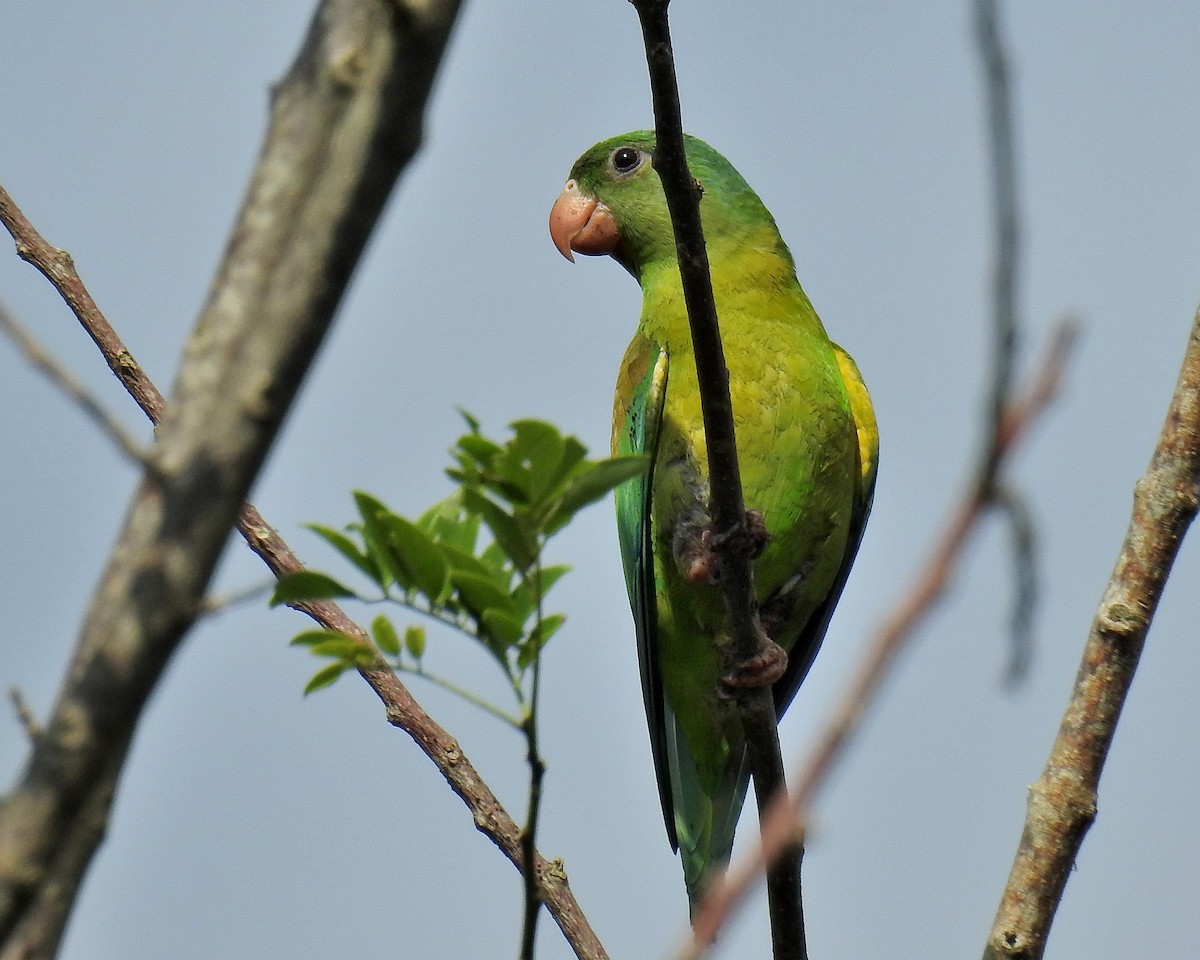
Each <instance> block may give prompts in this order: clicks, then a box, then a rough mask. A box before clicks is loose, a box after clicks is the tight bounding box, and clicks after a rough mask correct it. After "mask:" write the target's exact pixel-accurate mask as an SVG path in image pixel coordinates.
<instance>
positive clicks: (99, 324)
mask: <svg viewBox="0 0 1200 960" xmlns="http://www.w3.org/2000/svg"><path fill="white" fill-rule="evenodd" d="M0 221H2V222H3V223H4V226H5V227H6V228H7V230H8V232H9V233H10V234H11V235H12V238H13V242H14V243H15V244H16V246H17V256H19V257H20V258H21V259H22V260H24V261H25V262H26V263H28V264H30V265H31V266H33V267H34V268H35V269H37V271H38V272H39V273H41V274H42V276H44V277H45V278H46V279H47V280H49V281H50V283H51V285H52V286H53V287H54V289H55V290H57V291H58V294H59V296H61V297H62V298H63V300H64V301H65V302H66V304H67V306H68V307H70V308H71V312H72V313H74V314H75V317H76V319H77V320H78V321H79V323H80V326H82V327H83V329H84V331H85V332H86V333H87V335H88V336H90V337H91V338H92V341H93V342H94V343H95V344H96V346H97V347H98V348H99V349H100V355H101V356H102V357H104V360H105V362H106V363H108V368H109V369H110V370H111V371H112V372H113V373H114V374H115V375H116V377H117V379H118V380H120V381H121V385H122V386H123V387H124V388H125V390H126V391H127V392H128V393H129V395H130V396H131V397H133V399H134V400H135V401H136V402H137V405H138V406H139V407H141V408H142V412H143V413H145V414H146V416H148V417H149V418H150V421H151V422H152V423H158V421H159V420H160V419H161V418H162V414H163V411H164V410H165V409H166V406H167V404H166V401H165V400H164V399H163V395H162V394H161V393H159V392H158V389H157V388H156V387H155V386H154V384H153V383H151V382H150V378H149V377H147V376H146V374H145V373H144V372H143V371H142V370H141V368H140V367H139V366H138V365H137V364H136V363H133V362H132V357H131V355H130V353H129V350H128V349H126V347H125V344H124V343H122V342H121V338H120V337H118V336H117V332H116V331H115V330H114V329H113V328H112V325H111V324H109V322H108V320H106V319H105V317H104V314H103V313H102V312H101V311H100V308H99V307H98V306H97V305H96V301H95V300H93V299H92V295H91V294H90V293H88V290H87V287H85V286H84V285H83V281H82V280H81V279H80V278H79V273H78V271H76V269H75V261H74V260H73V259H72V258H71V255H70V254H69V253H67V251H66V250H60V249H58V247H54V246H51V245H50V244H49V243H47V242H46V241H45V240H44V239H43V238H42V235H41V234H40V233H38V232H37V230H35V229H34V227H33V224H32V223H30V222H29V221H28V220H27V219H26V217H25V214H23V213H22V212H21V210H20V209H19V208H18V207H17V205H16V204H15V203H13V200H12V197H10V196H9V195H8V193H7V191H5V189H4V188H3V187H2V186H0Z"/></svg>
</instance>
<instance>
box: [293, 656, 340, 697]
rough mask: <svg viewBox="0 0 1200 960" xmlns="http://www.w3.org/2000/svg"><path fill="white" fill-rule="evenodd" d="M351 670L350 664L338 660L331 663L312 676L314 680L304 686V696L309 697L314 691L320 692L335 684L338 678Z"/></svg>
mask: <svg viewBox="0 0 1200 960" xmlns="http://www.w3.org/2000/svg"><path fill="white" fill-rule="evenodd" d="M349 669H350V664H348V663H346V662H344V661H342V660H337V661H335V662H334V663H330V664H328V665H326V666H324V667H322V668H321V669H320V670H318V671H317V672H316V673H314V674H313V675H312V679H311V680H309V681H308V683H307V684H305V686H304V695H305V696H306V697H307V696H308V695H309V694H310V693H312V692H313V691H314V690H320V689H321V688H322V687H327V686H329V685H330V684H331V683H333V682H334V681H335V680H336V679H337V678H338V677H340V676H341V675H342V674H343V673H345V672H346V671H347V670H349Z"/></svg>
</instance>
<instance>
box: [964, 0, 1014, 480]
mask: <svg viewBox="0 0 1200 960" xmlns="http://www.w3.org/2000/svg"><path fill="white" fill-rule="evenodd" d="M996 5H997V0H975V36H976V40H977V43H978V45H979V56H980V59H981V60H982V64H983V73H984V86H985V96H986V100H987V129H988V144H989V147H990V149H989V151H988V154H989V157H990V161H991V168H992V170H991V172H992V210H993V216H994V218H995V223H994V226H995V231H996V236H995V244H996V246H995V251H994V257H995V260H994V262H993V265H992V330H993V333H994V335H995V353H994V355H993V362H992V385H991V392H990V397H989V401H988V416H989V419H990V429H989V430H988V433H987V435H988V436H995V433H996V430H997V429H998V428H999V426H1000V423H1001V421H1002V420H1003V418H1004V411H1005V409H1006V408H1007V406H1008V397H1009V394H1010V393H1011V392H1012V383H1013V368H1014V365H1015V356H1016V349H1017V266H1018V255H1019V252H1020V251H1019V244H1020V231H1019V228H1018V219H1017V157H1016V146H1015V138H1014V136H1013V117H1012V96H1011V93H1010V83H1009V68H1008V58H1007V56H1006V55H1005V52H1004V45H1003V42H1002V39H1001V37H1000V24H999V20H998V12H997V9H996ZM997 465H998V458H997V455H996V453H995V450H994V445H992V444H989V446H988V448H987V449H986V450H985V452H984V464H983V469H984V474H985V476H987V477H989V478H990V479H992V480H994V478H995V474H996V468H997Z"/></svg>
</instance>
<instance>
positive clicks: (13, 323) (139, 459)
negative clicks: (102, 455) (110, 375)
mask: <svg viewBox="0 0 1200 960" xmlns="http://www.w3.org/2000/svg"><path fill="white" fill-rule="evenodd" d="M9 210H13V211H15V210H16V207H15V206H14V205H13V203H12V198H11V197H9V195H8V194H7V193H6V192H5V191H4V188H3V187H0V218H5V222H7V218H6V217H5V213H6V211H9ZM19 212H20V211H17V213H19ZM59 252H60V253H61V251H59ZM72 269H73V268H72ZM0 331H3V332H4V333H5V334H7V336H8V337H9V339H10V340H12V342H13V343H14V344H16V346H17V349H18V350H20V351H21V353H23V354H24V355H25V359H26V360H27V361H29V363H30V365H31V366H33V367H35V368H36V369H38V370H40V371H41V372H42V373H44V374H45V375H46V377H47V378H48V379H49V380H50V381H51V382H52V383H53V384H54V385H55V386H56V387H58V388H59V390H61V391H62V392H63V393H65V394H66V395H67V396H68V397H70V398H71V399H72V400H74V401H75V404H76V405H77V406H78V407H79V408H80V409H81V410H82V411H83V412H84V413H85V414H87V416H88V417H89V418H90V419H91V420H92V421H93V422H94V423H95V424H96V426H98V427H99V428H100V429H101V430H102V431H104V432H105V433H106V434H108V437H109V439H110V440H112V442H113V443H115V444H116V445H117V447H118V448H119V449H120V451H121V452H122V453H123V454H125V456H127V457H128V458H129V459H130V460H132V461H133V462H134V463H140V464H142V465H143V466H145V465H146V463H147V461H146V455H145V453H144V452H143V451H142V449H141V448H140V447H139V446H138V442H137V440H135V439H134V438H133V435H132V434H131V433H130V432H129V431H128V430H126V429H125V427H124V426H123V425H122V424H121V421H120V420H118V419H117V418H116V417H114V416H113V415H112V414H111V413H109V412H108V411H107V410H105V409H104V407H103V405H102V404H101V403H100V401H99V400H97V399H96V398H95V397H94V396H92V394H90V393H89V392H88V391H87V389H86V388H85V387H84V385H83V384H82V383H81V382H80V381H79V378H78V377H76V376H75V375H74V374H73V373H71V371H70V370H68V369H67V368H66V367H65V366H63V365H62V364H61V363H59V362H58V361H57V360H56V359H55V358H54V357H53V356H52V355H51V354H50V352H49V351H48V350H46V349H45V348H44V347H43V346H42V345H41V344H40V343H38V342H37V340H36V339H35V338H34V336H33V335H32V334H31V333H30V332H29V331H28V330H26V329H25V327H24V326H23V325H22V324H21V323H20V321H18V320H17V318H16V317H14V316H13V315H12V314H11V313H10V312H9V311H8V308H7V307H5V306H4V304H2V303H0Z"/></svg>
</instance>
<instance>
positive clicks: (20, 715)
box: [8, 687, 42, 745]
mask: <svg viewBox="0 0 1200 960" xmlns="http://www.w3.org/2000/svg"><path fill="white" fill-rule="evenodd" d="M8 699H9V700H11V701H12V705H13V711H14V712H15V713H16V715H17V722H18V723H20V724H21V729H22V730H24V731H25V736H27V737H29V742H30V743H32V744H35V745H36V744H37V742H38V740H40V739H41V736H42V728H41V726H40V725H39V724H38V722H37V720H36V719H35V718H34V716H33V711H32V710H30V709H29V704H28V703H26V702H25V695H24V694H22V693H21V689H20V688H19V687H10V688H9V690H8Z"/></svg>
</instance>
